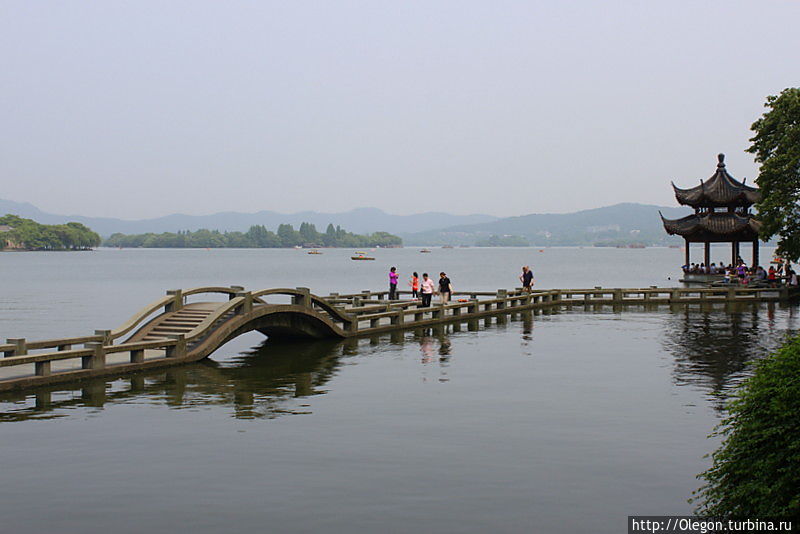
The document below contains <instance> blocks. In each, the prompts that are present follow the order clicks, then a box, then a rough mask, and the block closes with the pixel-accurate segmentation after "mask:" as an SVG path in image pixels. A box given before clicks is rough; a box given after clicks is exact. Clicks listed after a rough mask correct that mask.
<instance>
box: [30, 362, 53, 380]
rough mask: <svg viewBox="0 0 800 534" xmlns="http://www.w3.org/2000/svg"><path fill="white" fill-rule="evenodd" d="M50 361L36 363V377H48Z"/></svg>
mask: <svg viewBox="0 0 800 534" xmlns="http://www.w3.org/2000/svg"><path fill="white" fill-rule="evenodd" d="M50 363H51V362H50V361H49V360H48V361H45V362H36V363H35V364H34V368H35V369H36V376H49V375H50Z"/></svg>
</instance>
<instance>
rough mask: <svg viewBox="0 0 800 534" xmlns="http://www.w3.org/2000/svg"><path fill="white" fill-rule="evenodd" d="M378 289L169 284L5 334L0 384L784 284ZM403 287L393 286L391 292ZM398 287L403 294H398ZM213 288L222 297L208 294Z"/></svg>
mask: <svg viewBox="0 0 800 534" xmlns="http://www.w3.org/2000/svg"><path fill="white" fill-rule="evenodd" d="M387 293H388V292H385V291H378V292H375V291H369V290H365V291H362V292H360V293H351V294H338V293H331V294H329V295H327V296H325V297H321V296H318V295H315V294H313V293H312V292H311V291H310V290H309V289H308V288H304V287H297V288H273V289H263V290H258V291H246V290H245V289H244V288H243V287H241V286H230V287H199V288H194V289H186V290H181V289H178V290H170V291H167V294H166V296H164V297H163V298H160V299H158V300H156V301H155V302H153V303H151V304H150V305H148V306H146V307H145V308H143V309H142V310H140V311H138V312H137V313H135V314H134V315H133V316H132V317H131V318H130V319H129V320H128V321H126V322H125V323H124V324H122V325H121V326H119V327H118V328H117V329H115V330H96V331H95V332H94V334H92V335H86V336H79V337H66V338H57V339H48V340H35V341H31V340H26V339H22V338H8V339H6V343H5V344H2V345H0V351H2V352H3V354H4V356H5V357H4V358H2V359H0V391H6V390H20V389H25V388H30V387H34V386H40V385H47V384H55V383H59V382H69V381H73V380H81V379H86V378H93V377H98V376H115V375H123V374H126V373H131V372H136V371H141V370H146V369H151V368H158V367H166V366H173V365H180V364H183V363H187V362H192V361H198V360H202V359H203V358H206V357H208V356H209V355H211V354H212V353H213V352H214V351H215V350H217V349H218V348H219V347H221V346H222V345H224V344H225V343H227V342H228V341H230V340H232V339H234V338H236V337H238V336H240V335H242V334H245V333H248V332H251V331H254V330H257V331H259V332H261V333H263V334H264V335H266V336H269V337H270V338H275V339H295V338H301V339H302V338H306V339H309V338H310V339H315V338H316V339H322V338H351V337H360V336H371V335H377V334H383V333H387V332H393V331H400V330H404V329H419V328H422V329H424V328H432V327H437V326H439V325H442V324H445V323H452V324H456V325H459V326H458V327H459V328H460V325H461V324H466V325H467V327H468V328H469V329H477V326H478V321H479V320H483V321H485V322H491V320H492V318H496V320H497V321H498V322H501V321H505V318H506V316H508V315H510V314H519V313H530V312H536V311H542V310H548V309H552V308H554V307H559V308H563V307H567V308H569V307H574V306H582V307H586V308H588V309H592V308H593V307H600V306H614V307H625V306H659V305H670V306H686V305H698V304H699V305H713V304H725V305H731V304H740V303H757V302H785V301H789V300H790V299H793V298H795V297H796V296H797V295H796V291H791V290H789V289H787V288H775V289H773V288H741V287H735V286H732V287H723V288H677V287H671V288H659V287H656V286H652V287H648V288H602V287H594V288H588V289H550V290H537V291H533V292H530V293H529V292H524V291H523V290H521V289H518V288H517V289H499V290H497V291H495V292H485V291H484V292H481V291H475V292H456V293H454V294H453V301H452V302H449V303H446V304H434V305H432V306H430V307H423V306H422V305H421V303H420V302H419V301H417V300H409V299H402V298H401V299H399V300H393V301H389V300H387ZM403 294H404V292H401V297H402V295H403ZM406 294H407V293H406ZM212 295H216V296H219V295H223V296H226V297H227V299H228V300H226V301H221V302H220V301H212V300H208V299H209V298H211V296H212Z"/></svg>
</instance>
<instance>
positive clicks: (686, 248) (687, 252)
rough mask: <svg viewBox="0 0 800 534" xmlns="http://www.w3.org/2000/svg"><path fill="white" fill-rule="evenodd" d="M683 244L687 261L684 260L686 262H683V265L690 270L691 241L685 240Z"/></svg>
mask: <svg viewBox="0 0 800 534" xmlns="http://www.w3.org/2000/svg"><path fill="white" fill-rule="evenodd" d="M683 244H684V247H683V251H684V256H685V259H684V262H683V264H684V265H685V266H686V268H687V269H688V268H689V266H690V265H691V264H690V263H689V240H688V239H684V240H683Z"/></svg>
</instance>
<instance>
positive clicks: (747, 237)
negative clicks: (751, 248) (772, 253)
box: [659, 212, 761, 242]
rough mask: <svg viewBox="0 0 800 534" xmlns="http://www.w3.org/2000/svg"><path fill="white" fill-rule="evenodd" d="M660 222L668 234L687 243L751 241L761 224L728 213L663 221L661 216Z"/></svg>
mask: <svg viewBox="0 0 800 534" xmlns="http://www.w3.org/2000/svg"><path fill="white" fill-rule="evenodd" d="M659 215H661V212H659ZM661 222H662V223H663V224H664V229H665V230H666V231H667V233H668V234H670V235H676V234H677V235H679V236H682V237H684V238H686V239H687V240H689V241H714V242H730V241H753V240H755V239H757V238H758V231H759V230H760V229H761V222H760V221H758V220H757V219H754V218H753V217H752V216H751V215H746V216H741V215H738V214H736V213H730V212H728V213H722V212H710V213H706V214H700V215H698V214H696V213H695V214H692V215H688V216H686V217H682V218H680V219H665V218H664V216H663V215H661Z"/></svg>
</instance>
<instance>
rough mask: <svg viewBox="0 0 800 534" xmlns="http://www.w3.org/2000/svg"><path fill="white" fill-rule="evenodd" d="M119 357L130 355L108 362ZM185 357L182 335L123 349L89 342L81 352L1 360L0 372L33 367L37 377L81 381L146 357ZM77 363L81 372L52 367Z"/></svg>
mask: <svg viewBox="0 0 800 534" xmlns="http://www.w3.org/2000/svg"><path fill="white" fill-rule="evenodd" d="M145 351H155V352H156V354H153V353H152V352H151V353H150V354H149V355H146V354H145ZM118 353H128V355H129V357H128V360H120V361H114V362H108V359H107V358H108V356H109V355H112V354H118ZM185 355H186V340H185V338H184V336H183V335H176V336H174V337H173V338H171V339H162V340H157V341H143V342H135V343H125V344H122V345H104V344H103V343H100V342H89V343H86V344H85V346H84V348H82V349H69V350H62V351H57V352H43V353H40V354H27V355H19V356H11V357H7V358H2V359H0V368H4V367H14V366H24V365H30V364H34V370H33V375H34V376H35V377H47V376H51V375H54V374H58V375H70V376H75V377H76V378H78V377H79V376H80V375H82V374H84V375H85V374H91V372H92V371H100V370H103V369H106V368H107V367H111V366H113V367H117V368H119V369H120V370H122V369H123V368H124V367H125V364H143V363H144V362H145V359H146V356H149V357H148V358H147V359H148V360H149V361H153V360H158V359H167V358H172V359H175V360H178V359H180V358H182V357H183V356H185ZM74 359H80V360H81V366H80V368H79V369H76V368H73V367H66V368H64V369H60V370H54V369H53V367H52V364H53V363H54V362H60V361H64V360H74ZM109 364H110V365H109Z"/></svg>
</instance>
